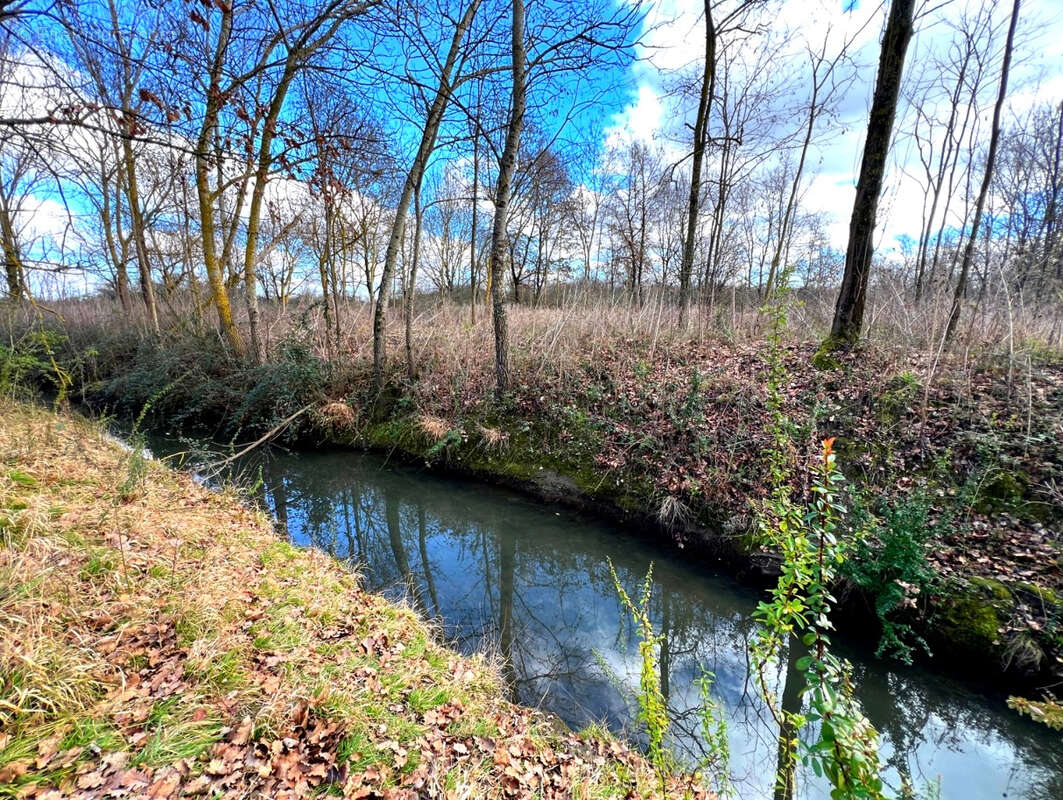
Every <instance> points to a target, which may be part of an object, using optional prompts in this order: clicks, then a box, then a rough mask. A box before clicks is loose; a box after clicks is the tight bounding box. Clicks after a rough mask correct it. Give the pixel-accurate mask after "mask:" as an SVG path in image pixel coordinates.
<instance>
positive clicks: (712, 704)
mask: <svg viewBox="0 0 1063 800" xmlns="http://www.w3.org/2000/svg"><path fill="white" fill-rule="evenodd" d="M608 563H609V575H610V577H612V579H613V587H614V589H615V590H616V594H617V596H618V597H619V598H620V603H621V605H622V606H623V608H624V610H625V611H626V612H627V613H628V614H630V615H631V621H632V622H633V623H634V625H635V627H636V629H637V631H638V637H639V657H640V665H639V688H638V691H637V692H635V693H634V694H635V700H636V701H637V703H638V707H639V713H638V721H639V722H641V723H642V724H643V725H645V727H646V734H647V737H648V746H647V751H648V754H649V757H650V763H651V764H652V765H653V768H654V771H655V772H656V774H657V780H658V782H659V788H660V793H661V796H662V797H666V796H667V785H666V784H667V779H668V776H669V775H670V774H672V773H674V772H675V771H676V769H677V767H678V766H679V764H678V761H677V759H676V757H675V756H674V755H673V754H672V752H671V751H670V750H669V749H668V747H667V745H666V744H665V737H666V735H667V733H668V728H669V725H670V722H671V721H670V719H669V716H668V701H667V698H666V697H665V695H664V691H663V689H662V687H661V669H660V653H661V644H662V642H663V641H664V634H663V633H657V632H656V631H655V630H654V627H653V620H651V619H650V614H649V607H650V598H651V596H652V594H653V564H652V563H651V564H650V567H649V569H648V570H647V571H646V577H645V578H643V580H642V586H641V588H640V590H639V599H638V602H637V603H636V602H635V601H634V600H632V599H631V595H629V594H628V592H627V590H626V589H625V588H624V586H623V584H622V583H621V582H620V576H619V575H617V574H616V568H615V567H614V566H613V562H612V560H608ZM595 655H596V656H597V658H598V663H599V665H600V666H601V667H602V668H603V669H604V670H605V671H606V673H607V674H609V676H610V679H611V680H612V681H613V683H614V685H617V687H618V688H619V689H620V690H621V691H623V689H622V686H621V684H620V681H619V680H617V679H616V676H615V675H614V674H613V673H612V671H611V670H610V669H609V667H608V666H607V665H606V663H605V659H603V658H602V657H601V655H600V654H597V653H596V654H595ZM713 678H714V676H713V675H712V673H709V672H703V673H702V676H701V677H700V678H699V679H698V680H697V681H696V684H697V687H698V691H699V696H700V698H701V703H700V705H699V707H698V709H697V711H698V716H699V718H700V722H701V734H702V738H703V739H704V742H705V745H706V751H705V756H704V758H702V759H701V760H700V763H698V764H697V767H696V768H697V769H698V770H699V771H706V770H707V771H709V772H711V774H712V777H713V778H714V779H715V784H716V786H715V787H714V788H715V791H716V796H717V797H720V798H725V797H728V796H730V795H731V788H732V787H731V783H730V744H729V742H728V739H727V720H726V717H725V716H724V711H723V708H722V706H721V704H720V703H719V701H717V700H716V699H715V698H714V697H713V696H712V691H711V689H712V681H713Z"/></svg>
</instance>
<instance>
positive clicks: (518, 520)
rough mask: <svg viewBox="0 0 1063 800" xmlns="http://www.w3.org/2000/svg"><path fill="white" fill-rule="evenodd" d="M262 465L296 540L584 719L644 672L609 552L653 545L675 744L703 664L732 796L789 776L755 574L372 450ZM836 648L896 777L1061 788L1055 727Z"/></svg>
mask: <svg viewBox="0 0 1063 800" xmlns="http://www.w3.org/2000/svg"><path fill="white" fill-rule="evenodd" d="M261 470H262V472H261V475H262V478H263V481H264V484H265V489H264V496H265V500H266V502H267V504H268V506H269V508H270V509H272V511H273V513H274V515H275V517H276V519H277V524H278V526H279V527H280V528H281V529H282V530H283V531H284V532H286V533H287V535H288V536H289V537H290V538H291V540H292V541H293V542H296V543H298V544H302V545H313V546H316V547H319V548H321V549H323V550H327V551H328V552H330V553H332V554H333V555H335V556H337V557H338V558H340V559H344V560H347V561H349V562H351V563H352V564H354V565H356V567H357V569H359V570H360V571H361V572H362V574H363V575H364V576H365V580H366V583H367V585H368V588H370V589H373V590H376V591H382V592H384V593H386V594H389V595H391V596H393V597H399V596H403V597H406V598H407V599H408V601H409V602H410V603H412V604H413V605H415V606H416V608H417V609H418V610H419V611H420V612H421V613H422V614H424V615H425V616H426V617H433V618H438V619H439V620H440V622H441V624H442V629H443V630H444V632H445V635H446V637H447V638H448V639H449V640H450V641H452V642H453V643H454V644H455V645H456V646H457V647H459V648H460V649H462V650H464V651H466V652H471V651H474V650H491V651H497V652H498V653H499V654H500V655H501V656H502V657H503V659H504V663H505V665H506V666H505V676H506V679H507V681H508V682H509V685H510V687H511V690H512V695H513V699H515V700H517V701H519V702H522V703H528V704H533V705H534V704H539V705H542V706H543V707H544V708H546V709H548V710H550V711H553V712H555V713H557V714H558V715H559V716H561V717H562V718H563V719H564V720H565V721H566V722H567V723H569V724H570V725H572V726H574V727H577V728H578V727H581V726H584V725H586V724H588V723H590V722H593V721H602V722H605V723H606V724H608V725H610V726H612V727H614V728H618V729H619V728H625V727H627V726H630V725H631V720H632V717H633V708H632V706H631V704H630V703H629V701H628V698H626V697H625V692H626V691H628V690H629V689H630V687H633V686H635V685H637V676H638V651H637V643H636V641H635V631H634V630H633V629H632V625H631V622H630V620H629V619H628V618H627V617H626V615H624V614H623V613H622V610H621V608H620V606H619V603H618V601H617V598H616V595H615V592H614V589H613V585H612V580H611V578H610V575H609V571H608V567H607V565H606V557H607V556H608V557H610V558H611V559H612V561H613V563H614V565H615V567H616V570H617V573H618V575H619V576H620V578H621V580H622V581H623V582H624V583H625V585H626V586H628V587H631V588H634V587H635V586H637V585H638V584H639V582H640V581H641V579H642V577H643V575H644V574H645V572H646V569H647V567H648V565H649V563H650V562H651V561H654V562H655V569H654V576H655V591H654V599H653V617H654V621H655V625H656V626H657V627H658V629H659V630H660V631H661V632H662V633H663V634H664V643H663V646H662V653H661V685H662V687H663V689H664V691H665V693H666V695H667V698H668V704H669V707H670V709H671V713H672V716H673V719H674V720H675V724H674V737H673V742H672V744H673V746H674V747H675V748H676V749H677V750H679V751H680V752H681V753H683V754H684V755H685V757H686V758H688V759H690V760H691V761H696V760H697V759H698V758H699V757H700V756H701V755H702V753H701V747H702V740H701V738H700V736H699V733H698V731H699V729H700V724H701V723H700V720H699V718H698V715H697V714H696V711H695V709H696V707H697V705H698V689H697V686H696V683H695V682H696V680H697V678H698V677H699V676H700V675H701V674H702V671H703V670H709V671H711V672H712V673H714V674H715V676H716V677H715V683H714V693H715V694H716V695H717V697H718V698H719V699H720V700H721V701H722V703H723V704H724V707H725V708H726V710H727V714H728V717H729V719H728V722H729V736H730V746H731V754H732V756H731V757H732V771H733V774H734V781H735V784H736V788H737V791H738V794H739V796H740V797H743V798H763V797H768V796H774V797H775V798H777V800H782V799H783V798H786V797H788V796H789V795H790V794H791V791H792V790H791V787H792V785H793V784H792V783H790V784H789V785H786V784H785V783H784V784H783V785H775V781H774V776H775V774H776V770H777V768H778V767H779V766H780V765H781V766H783V767H787V765H786V764H785V753H783V752H781V751H780V750H779V748H778V736H777V733H778V729H777V726H776V724H775V722H774V720H773V719H772V718H771V715H770V713H769V712H768V710H767V709H766V708H765V707H764V705H763V704H762V703H761V702H760V700H759V697H758V693H757V691H756V688H755V686H754V684H753V681H752V680H751V676H750V671H749V660H748V657H747V653H748V644H749V639H750V636H751V635H752V624H751V619H750V614H751V612H752V610H753V607H754V605H755V596H754V594H753V593H751V592H750V591H748V590H746V589H744V588H742V587H740V586H738V585H736V584H735V583H733V582H732V581H730V580H729V579H727V578H725V577H720V576H713V575H708V574H705V573H704V572H703V571H699V570H697V569H694V568H691V567H688V566H687V565H685V564H683V563H682V562H681V561H679V560H678V559H676V558H673V557H669V556H667V555H664V554H662V553H661V552H659V551H656V550H655V549H653V548H651V547H650V546H648V545H647V544H645V543H643V542H641V541H639V540H637V539H634V538H631V537H629V536H626V535H624V533H623V532H622V531H620V530H618V529H616V528H613V527H611V526H608V525H604V524H600V523H597V522H594V521H590V520H587V519H585V518H582V517H580V516H577V515H575V514H573V513H570V512H567V511H563V510H558V509H553V508H550V507H547V506H543V505H540V504H537V503H535V502H533V501H531V500H528V499H525V498H523V497H520V496H518V495H515V494H512V493H508V492H504V491H501V490H496V489H491V488H487V487H483V486H478V485H470V484H467V483H462V482H458V481H453V480H448V479H445V478H441V477H438V476H433V475H430V474H427V473H424V472H421V471H418V470H414V469H411V468H406V467H401V466H395V465H385V463H384V462H383V461H382V460H380V459H378V458H376V457H373V456H362V455H358V454H351V453H333V454H328V453H326V454H314V455H302V456H299V457H295V456H279V457H271V458H269V459H268V460H266V461H264V462H262V464H261ZM799 649H800V645H799V644H798V645H797V646H791V647H789V648H788V654H787V658H786V659H785V661H784V663H781V664H778V665H776V668H775V674H773V675H772V676H771V680H772V681H773V683H774V687H773V688H774V690H775V691H776V692H779V693H780V696H781V699H782V702H783V704H784V705H785V706H786V707H787V708H788V709H790V710H795V709H797V708H798V707H799V704H800V698H799V696H798V694H797V692H796V687H797V686H798V682H797V679H796V678H795V672H796V666H795V663H796V660H797V658H799V656H800V652H799ZM847 655H849V656H850V657H851V658H853V659H854V662H855V664H856V679H857V686H858V694H859V699H860V700H861V702H862V703H863V705H864V708H865V709H866V711H867V714H868V716H869V717H870V719H871V721H872V722H873V723H874V724H875V726H876V727H877V728H878V730H879V731H880V733H881V735H882V752H883V759H884V761H885V762H886V763H887V764H888V765H889V779H890V783H891V786H892V791H893V793H894V794H896V795H898V796H906V795H905V793H906V792H910V791H913V790H914V791H918V790H922V789H924V788H925V787H926V786H927V785H928V784H932V783H934V784H936V783H937V782H938V781H939V780H940V784H941V797H943V798H957V799H961V798H962V799H963V800H968V799H969V798H998V797H999V798H1003V797H1008V798H1030V799H1031V800H1032V799H1033V798H1037V800H1041V799H1042V798H1063V747H1060V746H1059V740H1058V737H1054V736H1053V735H1051V734H1050V732H1048V731H1047V730H1045V729H1042V728H1040V727H1038V726H1035V725H1034V724H1033V723H1030V722H1028V721H1026V720H1023V719H1020V718H1019V717H1017V716H1015V715H1013V714H1011V713H1010V712H1008V711H1007V709H1005V708H1004V707H1003V703H1002V702H1000V701H999V700H996V699H994V700H987V699H984V698H981V697H979V696H976V695H974V694H972V693H970V692H968V691H966V690H965V689H964V688H962V687H960V686H958V685H956V684H954V683H952V682H950V681H948V680H945V679H943V678H940V677H937V676H934V675H930V674H927V673H925V672H922V671H919V670H913V669H900V670H898V669H889V668H886V667H885V666H884V665H883V664H881V663H880V662H877V661H875V660H873V659H867V658H866V657H863V658H862V657H861V654H853V653H848V654H847ZM618 679H619V680H618ZM618 683H619V684H620V686H618V685H617V684H618ZM624 687H628V689H626V690H625V689H624ZM787 771H792V772H793V773H794V775H795V777H796V786H797V792H796V794H797V796H798V797H800V798H819V797H826V796H827V795H826V792H825V791H824V789H823V787H822V785H820V784H819V783H817V781H816V779H815V778H814V776H813V775H812V774H811V772H810V771H809V770H808V769H806V768H804V767H803V766H802V765H801V764H800V763H798V764H796V765H792V764H791V765H789V766H788V768H785V769H783V772H784V773H786V772H787Z"/></svg>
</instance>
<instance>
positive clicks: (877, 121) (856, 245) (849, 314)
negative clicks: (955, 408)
mask: <svg viewBox="0 0 1063 800" xmlns="http://www.w3.org/2000/svg"><path fill="white" fill-rule="evenodd" d="M914 10H915V0H893V3H892V4H891V5H890V14H889V20H888V21H887V23H886V33H885V36H884V37H883V39H882V52H881V54H880V56H879V62H878V76H877V77H876V79H875V96H874V98H873V99H872V101H871V115H870V118H869V120H868V124H867V140H866V141H865V142H864V157H863V159H862V160H861V162H860V177H859V179H858V180H857V182H856V200H855V201H854V202H853V214H852V217H851V218H850V220H849V247H848V249H847V251H846V253H845V274H844V275H843V277H842V285H841V290H840V291H839V293H838V302H837V304H836V305H835V307H834V322H833V324H832V325H831V338H832V339H834V340H836V341H837V342H839V343H844V344H846V345H853V344H855V343H856V341H857V340H858V339H859V338H860V331H861V329H862V327H863V324H864V305H865V303H866V301H867V281H868V277H869V275H870V272H871V255H872V247H871V245H872V241H871V240H872V236H873V234H874V232H875V215H876V213H877V211H878V198H879V194H880V193H881V191H882V177H883V175H884V174H885V171H886V156H887V155H888V152H889V145H890V136H891V134H892V131H893V119H894V117H895V116H896V113H897V97H898V95H899V94H900V88H901V74H902V73H903V72H904V56H905V53H906V52H907V51H908V42H909V41H910V40H911V38H912V16H913V13H914Z"/></svg>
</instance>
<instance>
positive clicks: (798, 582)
mask: <svg viewBox="0 0 1063 800" xmlns="http://www.w3.org/2000/svg"><path fill="white" fill-rule="evenodd" d="M833 443H834V440H833V439H827V440H826V441H825V442H824V443H823V453H822V459H821V460H820V461H819V463H818V464H817V465H816V466H815V467H814V468H813V474H812V485H811V487H810V491H811V495H812V497H811V500H810V502H809V503H808V504H807V505H803V504H800V503H797V502H795V501H794V500H793V498H792V497H791V496H790V495H789V494H787V493H785V492H778V493H776V495H775V497H774V498H773V499H772V501H770V502H769V503H768V504H767V507H766V508H764V509H762V512H761V516H760V528H761V534H762V535H763V536H764V538H765V540H766V541H768V542H769V543H770V544H772V545H773V546H774V547H775V548H777V549H778V550H779V551H780V552H781V553H782V556H783V564H782V573H781V575H780V576H779V581H778V583H777V585H776V586H775V588H774V589H773V590H772V591H771V595H770V598H769V599H768V600H765V601H762V602H761V603H760V604H759V605H758V607H757V610H756V611H755V612H754V616H755V617H756V619H757V621H758V622H759V623H760V628H759V630H758V634H757V638H756V640H755V642H754V644H753V646H752V655H753V662H754V666H755V668H756V670H757V674H758V680H759V682H760V685H761V689H762V691H763V692H764V696H765V698H766V699H767V700H768V705H769V707H770V708H771V710H772V714H773V715H774V716H775V718H776V721H777V722H778V723H779V724H780V727H783V728H786V727H787V726H791V727H792V729H793V730H794V731H795V732H796V731H798V730H800V729H801V728H803V727H804V726H805V725H807V724H808V723H811V722H815V723H818V724H819V730H818V740H817V741H815V742H812V743H809V744H806V745H805V746H804V747H805V752H804V753H803V755H802V760H803V761H804V763H806V764H808V765H810V766H811V767H812V770H813V771H814V772H815V773H816V775H818V776H825V777H826V778H827V779H828V780H829V781H830V782H831V785H832V786H833V787H834V789H833V791H832V792H831V796H832V797H836V798H860V799H861V800H863V799H864V798H867V799H868V800H876V799H877V798H882V797H884V795H883V793H882V786H883V784H882V778H881V771H882V767H881V765H880V763H879V758H878V733H877V732H876V731H875V728H874V726H872V725H871V723H870V722H869V721H868V720H867V718H866V717H865V716H864V714H863V711H862V710H861V709H860V705H859V703H858V702H857V701H856V699H855V698H854V697H853V691H852V675H851V668H850V665H849V664H848V662H846V661H845V660H844V659H840V658H838V657H837V656H835V655H834V654H833V653H831V652H830V644H831V642H830V637H829V635H828V631H830V630H831V629H832V628H833V625H832V624H831V622H830V610H831V607H832V605H833V604H834V603H835V598H834V596H833V595H832V594H831V586H832V585H833V584H834V583H835V580H836V579H837V569H838V566H839V565H840V564H842V562H843V561H844V559H845V550H846V547H845V544H844V543H843V542H842V541H841V540H840V539H839V537H838V535H837V532H838V528H839V522H840V520H841V518H842V515H843V514H844V513H845V508H844V507H843V506H842V505H841V504H840V503H839V501H838V498H837V494H838V490H839V488H840V486H841V484H842V483H843V481H844V479H843V477H842V475H841V473H839V472H838V471H837V470H836V468H835V456H834V452H833V449H832V447H833ZM791 636H793V637H798V638H800V640H801V642H802V644H804V645H805V646H806V647H807V648H808V650H809V652H808V655H805V656H802V657H801V658H800V659H798V661H797V669H798V670H799V671H800V673H801V674H802V676H803V678H804V688H803V690H802V695H803V696H806V697H807V698H808V711H807V713H804V714H800V713H794V712H789V711H786V710H784V709H781V708H778V707H777V704H776V702H775V699H774V696H773V693H772V692H771V691H770V690H769V688H768V686H767V681H766V679H765V670H766V668H767V665H768V663H769V662H771V661H774V660H776V659H778V658H779V655H780V654H781V653H782V651H783V649H784V647H785V646H786V643H787V641H788V640H789V638H790V637H791ZM789 746H790V747H791V748H792V749H791V753H792V754H796V748H797V747H798V739H797V737H796V736H794V737H793V738H792V740H791V742H790V743H789Z"/></svg>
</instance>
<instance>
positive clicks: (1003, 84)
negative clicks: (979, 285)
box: [945, 0, 1020, 341]
mask: <svg viewBox="0 0 1063 800" xmlns="http://www.w3.org/2000/svg"><path fill="white" fill-rule="evenodd" d="M1019 2H1020V0H1014V3H1013V4H1012V7H1011V22H1010V23H1008V38H1007V40H1006V41H1005V42H1004V56H1003V60H1002V62H1001V65H1000V88H999V90H998V92H997V101H996V104H995V105H994V106H993V124H992V128H991V129H990V133H989V152H988V153H987V154H986V163H985V171H984V173H983V174H982V186H981V188H980V189H979V190H978V200H977V201H976V202H975V207H974V219H973V220H972V221H971V233H970V235H969V236H968V237H967V244H966V246H965V247H964V249H963V260H962V261H961V262H960V276H959V279H958V280H957V281H956V288H955V291H954V292H953V296H952V308H951V310H950V311H949V322H948V326H947V327H946V328H945V341H948V340H950V339H951V338H952V337H953V335H954V334H955V332H956V325H957V323H958V322H959V321H960V304H961V302H962V301H963V295H964V292H966V291H967V277H968V275H969V274H970V271H971V260H972V258H973V257H974V245H975V242H976V241H977V239H978V228H979V226H980V225H981V223H982V212H983V211H984V209H985V202H986V196H987V195H988V194H989V186H990V184H991V183H992V180H993V167H994V165H995V164H996V158H997V148H998V146H999V144H1000V114H1001V110H1002V109H1003V107H1004V98H1005V97H1007V93H1008V70H1009V69H1010V68H1011V52H1012V46H1013V45H1014V43H1015V27H1016V25H1017V24H1018V21H1019Z"/></svg>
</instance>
